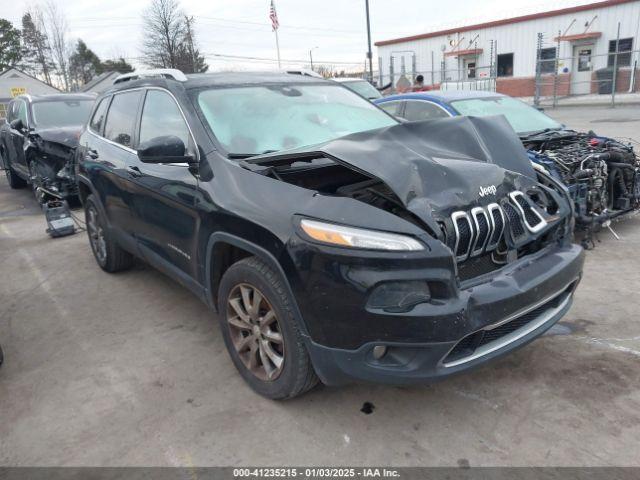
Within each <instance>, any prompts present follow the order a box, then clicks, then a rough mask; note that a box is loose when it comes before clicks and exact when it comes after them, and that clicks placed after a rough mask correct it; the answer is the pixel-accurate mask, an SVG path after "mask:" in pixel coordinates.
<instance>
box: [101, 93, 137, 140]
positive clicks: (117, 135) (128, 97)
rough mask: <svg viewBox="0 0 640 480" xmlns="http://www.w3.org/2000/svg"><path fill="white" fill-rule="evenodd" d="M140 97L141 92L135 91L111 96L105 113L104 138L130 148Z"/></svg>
mask: <svg viewBox="0 0 640 480" xmlns="http://www.w3.org/2000/svg"><path fill="white" fill-rule="evenodd" d="M141 95H142V90H136V91H133V92H124V93H118V94H115V95H114V96H113V100H112V101H111V106H110V107H109V113H107V123H106V124H105V126H104V136H105V138H107V139H109V140H111V141H112V142H116V143H119V144H120V145H124V146H125V147H131V145H132V143H133V132H134V123H135V120H136V115H137V114H138V102H139V101H140V96H141Z"/></svg>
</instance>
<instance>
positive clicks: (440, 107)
mask: <svg viewBox="0 0 640 480" xmlns="http://www.w3.org/2000/svg"><path fill="white" fill-rule="evenodd" d="M404 102H405V103H409V102H417V103H428V104H430V105H433V106H435V107H438V108H439V109H440V110H442V111H443V112H444V113H446V114H447V116H448V117H453V114H452V113H451V112H449V111H448V110H447V109H446V108H444V107H443V106H442V105H438V104H437V103H435V102H432V101H431V100H427V99H426V98H425V99H424V100H421V99H417V98H407V99H405V100H404ZM403 113H404V112H403Z"/></svg>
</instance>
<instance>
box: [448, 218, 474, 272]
mask: <svg viewBox="0 0 640 480" xmlns="http://www.w3.org/2000/svg"><path fill="white" fill-rule="evenodd" d="M451 220H453V228H454V230H455V232H456V243H455V246H454V248H453V251H454V253H455V256H456V259H457V260H458V261H462V260H466V259H467V258H468V257H469V251H470V250H471V241H472V240H473V226H472V225H471V219H470V218H469V215H468V214H467V212H455V213H454V214H453V215H451Z"/></svg>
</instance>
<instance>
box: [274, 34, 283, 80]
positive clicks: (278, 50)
mask: <svg viewBox="0 0 640 480" xmlns="http://www.w3.org/2000/svg"><path fill="white" fill-rule="evenodd" d="M275 34H276V50H277V52H278V70H280V69H282V66H281V65H280V43H279V42H278V29H277V28H276V29H275Z"/></svg>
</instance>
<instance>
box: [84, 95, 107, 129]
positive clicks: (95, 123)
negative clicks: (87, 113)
mask: <svg viewBox="0 0 640 480" xmlns="http://www.w3.org/2000/svg"><path fill="white" fill-rule="evenodd" d="M109 100H111V97H107V98H103V99H102V100H100V103H99V104H98V108H96V110H95V113H94V114H93V117H91V122H89V127H90V128H91V130H93V131H94V132H96V133H99V134H102V127H103V125H104V119H105V117H106V116H107V107H108V106H109Z"/></svg>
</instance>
